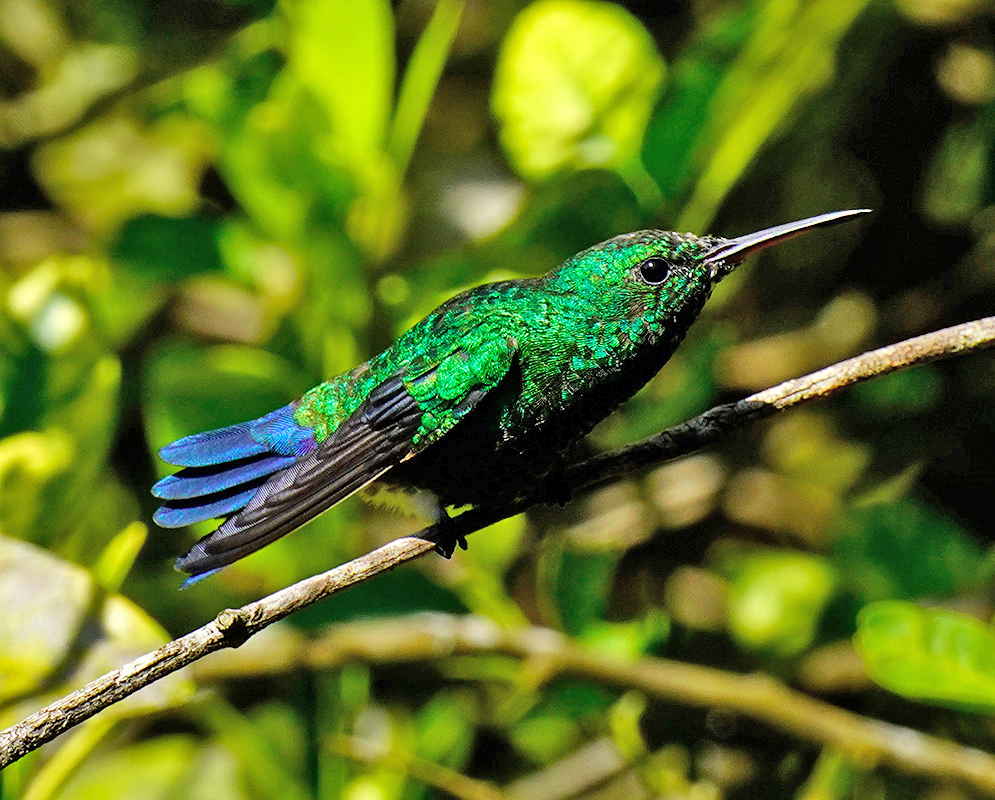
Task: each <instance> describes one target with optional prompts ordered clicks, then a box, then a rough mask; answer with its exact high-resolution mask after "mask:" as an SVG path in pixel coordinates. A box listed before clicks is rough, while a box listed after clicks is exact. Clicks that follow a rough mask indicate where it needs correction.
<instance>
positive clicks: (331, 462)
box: [176, 378, 422, 575]
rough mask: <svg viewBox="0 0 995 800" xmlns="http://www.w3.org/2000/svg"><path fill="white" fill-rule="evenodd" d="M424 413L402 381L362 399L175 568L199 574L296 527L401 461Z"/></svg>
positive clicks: (390, 384)
mask: <svg viewBox="0 0 995 800" xmlns="http://www.w3.org/2000/svg"><path fill="white" fill-rule="evenodd" d="M421 416H422V412H421V409H420V407H419V406H418V403H417V402H416V401H415V399H414V398H413V397H412V396H411V395H410V394H409V393H408V391H407V388H406V387H405V386H404V384H403V382H402V381H401V380H400V379H399V378H392V379H390V380H388V381H385V382H384V383H382V384H381V385H380V386H378V387H377V388H376V389H375V390H374V391H373V392H372V393H371V394H370V396H369V397H368V398H367V400H366V401H365V402H364V403H363V404H362V405H361V406H360V407H359V408H358V409H357V410H356V412H355V413H354V414H353V415H352V416H351V417H350V418H349V419H348V420H346V421H345V422H344V423H343V424H342V425H341V426H340V427H339V428H338V430H337V431H335V433H333V434H332V435H331V436H329V437H328V438H327V439H326V440H325V441H324V442H322V443H321V444H319V445H318V446H317V447H316V448H315V449H314V450H312V451H311V452H310V453H308V454H307V455H305V456H303V457H302V458H300V459H298V460H297V461H296V462H295V463H294V464H292V465H290V466H288V467H286V468H285V469H283V470H282V471H280V472H278V473H276V474H275V475H273V476H272V477H271V478H270V479H269V480H268V481H267V482H266V483H264V484H263V485H262V486H261V487H260V488H259V489H258V490H257V491H256V492H255V494H254V495H253V497H252V499H251V500H249V502H248V503H247V504H246V505H245V507H244V508H243V509H242V510H241V511H239V512H238V513H236V514H235V515H233V516H232V517H230V518H229V519H228V520H227V521H226V522H224V523H223V524H222V525H221V526H220V527H219V528H218V529H217V530H216V531H214V533H211V534H209V535H208V536H206V537H204V538H203V539H201V540H200V541H199V542H198V543H197V544H195V545H194V546H193V547H192V548H191V549H190V551H189V552H188V553H187V554H186V555H184V556H182V557H181V558H180V559H179V560H178V561H177V563H176V566H177V568H178V569H181V570H183V571H184V572H188V573H192V574H195V575H196V574H199V573H202V572H207V571H209V570H212V569H216V568H218V567H221V566H224V565H226V564H230V563H232V562H233V561H236V560H238V559H239V558H242V557H243V556H245V555H248V554H249V553H251V552H254V551H255V550H258V549H259V548H260V547H263V546H264V545H266V544H269V543H270V542H272V541H274V540H276V539H278V538H280V537H281V536H283V535H284V534H287V533H289V532H290V531H292V530H294V529H295V528H298V527H299V526H301V525H302V524H304V523H305V522H307V521H308V520H310V519H313V518H314V517H316V516H317V515H318V514H320V513H321V512H322V511H324V510H325V509H327V508H330V507H331V506H333V505H335V504H336V503H338V502H339V501H340V500H343V499H344V498H346V497H348V496H349V495H350V494H352V493H353V492H355V491H358V490H359V489H361V488H362V487H363V486H365V485H366V484H368V483H370V482H371V481H373V480H375V479H376V478H378V477H379V476H380V475H381V474H383V472H385V471H386V470H387V469H389V468H390V467H392V466H393V465H394V464H397V463H400V461H401V460H403V459H404V457H405V456H406V455H407V454H408V453H409V452H410V450H411V447H412V445H411V439H412V436H413V435H414V433H415V431H417V430H418V427H419V425H420V423H421Z"/></svg>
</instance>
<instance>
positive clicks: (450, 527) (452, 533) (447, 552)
mask: <svg viewBox="0 0 995 800" xmlns="http://www.w3.org/2000/svg"><path fill="white" fill-rule="evenodd" d="M436 524H437V525H438V528H437V534H436V541H435V552H436V553H438V554H439V555H440V556H442V557H443V558H452V557H453V553H455V552H456V545H459V546H460V548H461V549H463V550H466V549H467V543H466V536H465V535H464V534H462V533H459V532H458V531H457V530H455V526H454V523H453V518H452V517H450V516H449V514H447V513H446V511H445V509H439V521H438V523H436Z"/></svg>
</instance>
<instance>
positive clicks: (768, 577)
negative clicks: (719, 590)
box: [722, 548, 836, 656]
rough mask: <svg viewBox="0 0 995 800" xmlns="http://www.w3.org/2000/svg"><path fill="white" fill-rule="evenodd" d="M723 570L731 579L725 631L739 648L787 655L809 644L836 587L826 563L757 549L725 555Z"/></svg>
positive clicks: (797, 555)
mask: <svg viewBox="0 0 995 800" xmlns="http://www.w3.org/2000/svg"><path fill="white" fill-rule="evenodd" d="M722 566H723V572H725V573H726V574H727V575H729V577H730V584H729V629H730V632H731V633H732V635H733V636H734V637H735V638H736V639H737V640H738V641H739V642H740V643H741V644H742V645H743V646H745V647H748V648H750V649H755V650H768V651H770V652H772V653H774V654H776V655H780V656H791V655H795V654H796V653H800V652H801V651H802V650H804V649H805V648H806V647H808V646H809V645H810V644H811V643H812V639H813V638H814V636H815V632H816V628H817V626H818V624H819V619H820V617H821V615H822V612H823V610H824V608H825V606H826V603H827V602H828V601H829V599H830V598H831V597H832V594H833V591H834V589H835V586H836V576H835V573H834V571H833V568H832V567H831V565H830V564H829V562H828V561H827V560H826V559H824V558H820V557H818V556H812V555H805V554H803V553H796V552H792V551H790V550H773V549H762V548H757V549H752V550H748V551H745V552H738V553H730V554H729V555H728V556H727V557H726V560H725V563H724V564H723V565H722Z"/></svg>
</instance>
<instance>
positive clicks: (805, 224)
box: [704, 208, 871, 280]
mask: <svg viewBox="0 0 995 800" xmlns="http://www.w3.org/2000/svg"><path fill="white" fill-rule="evenodd" d="M869 213H871V210H870V209H869V208H854V209H850V210H849V211H833V212H831V213H829V214H819V215H818V216H816V217H808V218H807V219H800V220H797V221H796V222H786V223H785V224H784V225H775V226H774V227H773V228H764V229H763V230H762V231H757V232H756V233H748V234H746V235H745V236H737V237H736V238H735V239H727V240H726V241H724V242H721V243H720V244H717V245H716V246H715V247H714V248H712V250H711V251H710V252H708V253H706V254H705V257H704V261H705V263H706V264H711V265H712V279H713V280H719V279H720V278H722V277H723V276H725V275H727V274H728V273H729V272H731V271H732V269H733V267H735V266H736V265H737V264H739V263H741V262H742V261H744V260H745V259H746V258H747V257H748V256H751V255H753V254H754V253H759V252H760V251H761V250H764V249H766V248H768V247H771V246H773V245H775V244H780V243H781V242H786V241H787V240H788V239H793V238H795V237H796V236H800V235H801V234H803V233H807V232H808V231H810V230H813V229H815V228H822V227H824V226H826V225H837V224H838V223H840V222H845V221H846V220H848V219H852V218H853V217H859V216H861V215H862V214H869Z"/></svg>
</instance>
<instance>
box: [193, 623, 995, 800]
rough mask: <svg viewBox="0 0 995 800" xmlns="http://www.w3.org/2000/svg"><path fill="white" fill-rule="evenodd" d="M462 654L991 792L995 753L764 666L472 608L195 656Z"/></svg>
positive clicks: (292, 665) (299, 659)
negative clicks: (678, 656)
mask: <svg viewBox="0 0 995 800" xmlns="http://www.w3.org/2000/svg"><path fill="white" fill-rule="evenodd" d="M274 644H275V646H272V645H274ZM467 655H507V656H512V657H514V658H519V659H522V660H526V661H532V662H534V663H539V664H541V674H542V675H543V677H544V678H545V680H547V681H548V680H550V679H552V678H554V677H556V676H559V675H570V676H573V677H578V678H584V679H586V680H590V681H594V682H596V683H601V684H605V685H609V686H615V687H618V688H620V689H636V690H639V691H642V692H645V693H646V694H648V695H650V696H652V697H655V698H657V699H660V700H667V701H672V702H675V703H680V704H682V705H692V706H700V707H702V708H721V709H725V710H727V711H731V712H733V713H735V714H740V715H742V716H744V717H749V718H750V719H754V720H757V721H759V722H762V723H764V724H766V725H770V726H771V727H773V728H777V729H778V730H781V731H784V732H786V733H789V734H791V735H792V736H795V737H797V738H798V739H801V740H802V741H808V742H814V743H816V744H818V745H820V746H823V747H833V748H836V749H838V750H839V751H840V752H842V753H843V754H844V755H846V756H847V758H848V759H850V760H851V761H853V762H854V763H855V764H856V765H858V766H860V767H863V768H867V769H870V768H873V767H875V766H877V765H879V764H883V765H887V766H889V767H892V768H894V769H896V770H899V771H901V772H904V773H906V774H910V775H926V776H929V777H931V778H935V779H955V780H959V781H962V782H964V783H966V784H969V785H971V786H973V787H974V788H975V789H978V790H982V791H984V792H986V793H988V794H991V795H995V756H992V755H990V754H989V753H985V752H982V751H981V750H976V749H974V748H970V747H963V746H961V745H958V744H955V743H953V742H949V741H946V740H944V739H940V738H938V737H935V736H930V735H929V734H925V733H921V732H919V731H916V730H914V729H912V728H907V727H905V726H902V725H894V724H891V723H888V722H882V721H880V720H876V719H872V718H869V717H864V716H861V715H860V714H856V713H854V712H852V711H844V710H843V709H841V708H838V707H837V706H834V705H831V704H829V703H826V702H823V701H822V700H817V699H815V698H813V697H810V696H809V695H807V694H804V693H802V692H799V691H796V690H794V689H791V688H789V687H788V686H786V685H785V684H783V683H781V682H780V681H778V680H776V679H775V678H772V677H770V676H769V675H764V674H761V673H755V674H747V675H744V674H740V673H734V672H728V671H725V670H721V669H715V668H714V667H704V666H698V665H695V664H686V663H683V662H680V661H674V660H671V659H667V658H651V657H643V658H639V659H631V660H619V659H616V658H613V657H611V656H606V655H605V654H603V653H599V652H596V651H592V650H587V649H584V648H582V647H579V646H577V645H576V644H573V643H571V642H570V640H569V639H568V638H567V637H566V636H564V635H562V634H560V633H558V632H556V631H553V630H550V629H548V628H536V627H524V628H517V629H514V630H503V629H502V628H500V627H499V626H498V625H497V624H496V623H494V622H493V621H491V620H488V619H485V618H483V617H478V616H462V617H461V616H455V615H450V614H436V613H425V614H415V615H411V616H408V617H403V618H394V619H387V620H378V621H374V622H369V621H367V622H356V623H345V624H341V625H333V626H330V627H329V629H328V631H327V633H325V634H323V635H322V636H321V637H319V638H318V639H315V640H312V641H303V640H302V638H301V637H298V636H293V637H291V638H290V639H288V640H286V641H284V642H283V643H282V644H281V643H279V642H276V643H272V642H271V643H267V646H266V647H265V648H260V649H258V650H256V651H255V652H252V653H247V654H246V658H244V659H243V658H242V657H241V654H235V653H231V654H229V655H226V656H225V657H224V658H223V659H214V660H212V661H211V662H205V663H204V664H202V665H199V666H198V669H197V677H198V679H201V680H212V679H214V680H216V679H218V678H222V677H230V676H231V675H232V674H237V675H238V676H239V677H240V678H245V677H249V676H252V675H272V674H276V673H281V672H286V671H289V670H293V669H299V668H300V667H306V668H309V669H328V668H330V667H336V666H339V665H341V664H345V663H349V662H356V661H358V662H362V663H368V664H369V663H374V664H376V663H399V662H414V661H430V660H437V659H441V658H448V657H452V656H467Z"/></svg>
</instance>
